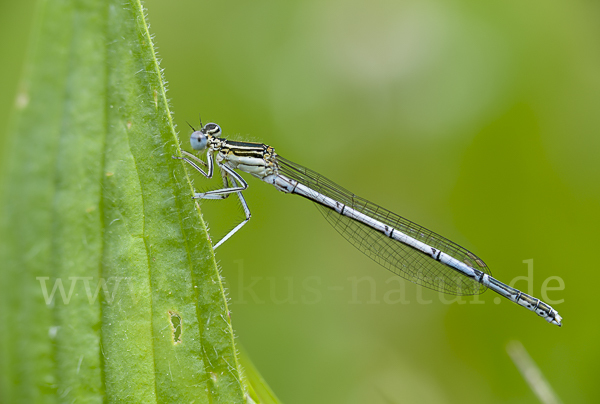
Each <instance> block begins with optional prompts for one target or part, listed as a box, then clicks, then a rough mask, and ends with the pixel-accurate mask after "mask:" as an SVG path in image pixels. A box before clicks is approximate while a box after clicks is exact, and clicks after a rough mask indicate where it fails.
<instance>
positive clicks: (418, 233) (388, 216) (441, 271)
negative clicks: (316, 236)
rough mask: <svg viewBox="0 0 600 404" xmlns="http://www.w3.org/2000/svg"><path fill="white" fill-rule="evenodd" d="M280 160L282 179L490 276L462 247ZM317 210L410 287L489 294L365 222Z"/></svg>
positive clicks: (368, 254) (330, 182)
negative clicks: (305, 187) (363, 215)
mask: <svg viewBox="0 0 600 404" xmlns="http://www.w3.org/2000/svg"><path fill="white" fill-rule="evenodd" d="M276 159H277V165H278V169H279V173H280V174H283V175H285V176H287V177H289V178H291V179H293V180H296V181H298V182H299V183H301V184H304V185H306V186H307V187H309V188H311V189H313V190H315V191H317V192H319V193H321V194H323V195H325V196H327V197H329V198H332V199H334V200H336V201H339V202H341V203H343V204H344V205H346V206H349V207H351V208H353V209H355V210H357V211H359V212H361V213H363V214H365V215H368V216H370V217H372V218H374V219H376V220H378V221H380V222H382V223H384V224H386V225H388V226H391V227H393V228H394V229H396V230H399V231H401V232H402V233H404V234H406V235H408V236H411V237H413V238H415V239H417V240H419V241H421V242H423V243H426V244H428V245H430V246H432V247H435V248H437V249H439V250H441V251H442V252H444V253H446V254H448V255H450V256H452V257H454V258H456V259H457V260H460V261H462V262H464V263H465V264H467V265H469V266H470V267H472V268H475V269H478V270H480V271H482V272H484V273H486V274H489V275H491V271H490V269H489V268H488V267H487V265H485V263H484V262H483V260H481V259H480V258H479V257H477V256H476V255H475V254H473V253H472V252H470V251H469V250H467V249H465V248H463V247H461V246H459V245H458V244H456V243H453V242H452V241H450V240H448V239H446V238H444V237H442V236H440V235H439V234H437V233H434V232H432V231H430V230H427V229H426V228H424V227H422V226H419V225H418V224H416V223H413V222H411V221H410V220H408V219H405V218H403V217H402V216H399V215H397V214H395V213H393V212H390V211H389V210H387V209H384V208H382V207H381V206H378V205H375V204H374V203H371V202H369V201H367V200H366V199H363V198H361V197H359V196H356V195H354V194H353V193H352V192H350V191H348V190H346V189H344V188H342V187H340V186H339V185H337V184H335V183H334V182H333V181H331V180H328V179H327V178H325V177H323V176H321V175H320V174H319V173H317V172H315V171H312V170H309V169H308V168H306V167H303V166H301V165H299V164H296V163H293V162H291V161H289V160H286V159H284V158H282V157H281V156H279V155H278V156H276ZM315 205H316V206H317V208H319V210H320V211H321V213H322V214H323V216H324V217H325V219H327V221H328V222H329V223H330V224H331V225H332V226H333V227H334V228H335V229H336V230H337V231H338V232H339V233H340V234H341V235H342V236H344V238H346V239H347V240H348V241H349V242H350V243H352V245H354V246H355V247H356V248H358V249H359V250H360V251H362V252H363V253H364V254H366V255H367V256H368V257H369V258H371V259H372V260H373V261H375V262H377V263H378V264H380V265H381V266H383V267H384V268H387V269H388V270H390V271H392V272H393V273H395V274H397V275H399V276H401V277H403V278H405V279H407V280H409V281H411V282H414V283H416V284H418V285H422V286H424V287H427V288H430V289H433V290H437V291H441V292H445V293H450V294H455V295H476V294H480V293H483V292H485V290H486V289H487V288H486V287H485V286H484V285H482V284H480V283H478V282H476V281H474V280H472V279H470V278H467V277H466V276H464V275H462V274H461V273H460V272H458V271H456V270H454V269H452V268H451V267H449V266H446V265H444V264H442V263H441V262H439V261H436V260H435V259H433V258H432V257H431V256H429V255H427V254H424V253H422V252H421V251H419V250H416V249H414V248H412V247H410V246H408V245H406V244H403V243H401V242H399V241H397V240H394V239H391V238H389V237H387V236H386V235H385V234H382V233H380V232H379V231H377V230H374V229H372V228H371V227H369V226H367V225H365V224H363V223H361V222H358V221H355V220H352V219H350V218H348V217H346V216H343V215H340V214H339V213H337V212H336V211H335V210H333V209H329V208H328V207H325V206H323V205H320V204H315Z"/></svg>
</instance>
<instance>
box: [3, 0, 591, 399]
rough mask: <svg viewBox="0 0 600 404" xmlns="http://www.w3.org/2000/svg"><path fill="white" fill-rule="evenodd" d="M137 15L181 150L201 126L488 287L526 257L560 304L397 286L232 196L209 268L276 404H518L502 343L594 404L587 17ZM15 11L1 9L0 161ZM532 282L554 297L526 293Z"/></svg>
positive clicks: (466, 4)
mask: <svg viewBox="0 0 600 404" xmlns="http://www.w3.org/2000/svg"><path fill="white" fill-rule="evenodd" d="M145 4H146V6H147V8H148V14H149V20H150V23H151V31H152V32H153V33H155V34H156V44H157V45H158V47H159V54H160V56H161V57H162V59H163V60H162V67H163V68H165V77H166V79H167V80H168V82H169V89H170V91H169V96H170V98H171V102H172V108H173V111H174V113H175V120H176V122H177V123H178V126H179V128H180V130H181V140H182V144H183V146H184V147H185V148H187V149H188V150H189V146H188V136H189V133H190V130H189V129H188V127H187V124H186V120H187V121H189V122H190V123H191V124H192V125H198V113H201V114H202V119H203V120H204V121H214V122H217V123H219V124H220V125H221V126H222V128H223V131H224V137H228V138H234V139H244V140H254V141H261V142H265V143H267V144H270V145H272V146H274V147H275V148H276V150H277V152H278V153H279V154H281V155H283V156H284V157H286V158H288V159H290V160H292V161H296V162H298V163H300V164H303V165H306V166H307V167H309V168H312V169H314V170H316V171H318V172H320V173H322V174H324V175H326V176H327V177H329V178H331V179H332V180H334V181H336V182H338V183H340V184H341V185H343V186H344V187H346V188H348V189H350V190H352V191H353V192H355V193H357V194H358V195H361V196H365V197H367V198H369V199H370V200H372V201H374V202H376V203H378V204H381V205H383V206H385V207H387V208H389V209H391V210H392V211H394V212H397V213H399V214H400V215H403V216H405V217H407V218H409V219H411V220H413V221H416V222H417V223H419V224H422V225H424V226H426V227H429V228H431V229H432V230H434V231H436V232H439V233H441V234H443V235H444V236H446V237H448V238H450V239H452V240H454V241H456V242H457V243H459V244H461V245H463V246H465V247H467V248H469V249H470V250H472V251H474V252H475V253H476V254H478V255H480V256H481V257H482V258H483V259H484V260H485V261H486V263H487V264H488V265H489V266H490V267H491V269H492V271H493V273H494V275H495V276H496V277H497V278H498V279H500V280H502V281H504V282H507V283H508V282H510V281H511V280H514V279H515V278H516V277H518V276H527V275H528V269H529V267H528V264H526V263H524V261H526V260H533V261H529V262H530V263H532V265H533V267H532V268H533V275H532V278H533V282H531V284H530V285H529V286H531V287H532V290H531V291H532V292H533V294H534V295H535V296H537V297H540V298H542V297H547V298H548V299H550V300H552V302H556V301H559V302H560V301H562V299H564V301H563V302H562V303H557V304H554V307H555V308H556V309H557V310H558V311H559V313H560V314H561V315H562V316H563V318H564V326H563V327H562V329H561V328H558V327H555V326H552V325H549V324H547V323H546V322H545V321H543V320H542V319H540V318H536V316H535V315H534V314H532V313H530V312H527V311H526V310H524V309H522V308H519V307H517V306H515V305H514V304H511V303H509V302H507V301H504V300H503V301H500V302H499V303H498V301H499V299H495V298H496V295H495V294H494V293H493V292H487V293H486V294H484V295H482V296H480V297H479V298H478V299H476V300H474V299H473V298H463V299H460V300H457V299H455V298H454V299H453V297H452V296H443V297H440V296H439V295H438V293H436V292H432V291H429V290H420V289H418V288H417V287H416V286H415V285H413V284H411V283H408V282H402V283H399V282H397V281H396V278H394V277H393V276H392V274H391V273H389V272H387V271H385V270H384V269H383V268H381V267H379V266H378V265H377V264H375V263H374V262H372V261H370V260H369V259H368V258H367V257H365V256H363V255H362V254H360V253H359V252H358V251H357V250H355V249H354V248H353V247H352V246H351V245H350V244H349V243H347V242H346V241H345V240H344V239H343V238H341V237H339V236H338V235H337V233H336V232H335V230H333V229H332V228H330V226H329V225H328V224H327V223H326V221H325V220H323V219H322V218H321V217H320V214H319V212H318V211H317V210H316V209H315V208H314V207H312V206H311V203H309V202H307V201H305V200H302V198H298V197H293V196H289V195H284V194H281V193H278V192H277V191H275V190H274V189H272V187H269V186H267V185H266V184H263V183H260V181H258V180H255V179H253V178H248V180H249V183H250V189H249V190H248V191H247V192H246V198H247V201H248V203H249V205H250V208H251V209H252V215H253V218H252V220H251V221H250V222H249V224H248V225H246V226H245V227H244V228H243V229H242V230H241V231H240V232H239V233H238V234H236V236H235V237H233V238H232V239H231V240H230V241H228V242H227V243H226V244H225V245H224V246H223V247H221V248H220V249H219V250H218V251H217V258H218V260H219V261H220V265H221V267H222V273H223V275H224V277H225V279H226V283H227V286H228V288H229V296H230V298H231V308H232V311H233V317H232V319H233V325H234V329H235V331H236V334H237V336H238V339H237V341H238V343H241V344H242V345H243V346H244V347H245V349H246V350H247V351H248V352H249V354H250V356H251V357H252V359H253V361H254V362H255V364H256V365H257V367H258V368H259V370H260V371H261V373H262V374H263V376H264V377H265V379H266V380H267V381H268V383H269V384H270V385H271V387H272V388H273V389H274V391H275V392H276V393H277V395H278V396H279V398H280V399H281V400H282V401H283V402H285V403H307V402H310V403H401V402H419V403H480V402H486V403H506V402H509V403H529V402H535V400H536V399H535V396H534V394H533V393H532V392H531V390H530V388H529V387H528V386H527V384H526V382H525V381H524V379H523V377H522V376H521V375H520V374H519V372H518V370H517V368H516V366H515V364H514V363H513V362H512V361H511V359H510V357H509V356H508V354H507V351H506V346H507V343H508V342H510V341H512V340H518V341H520V342H522V344H523V345H524V347H525V348H526V349H527V351H528V352H529V354H530V355H531V357H532V358H533V359H534V360H535V362H536V363H537V365H538V366H539V368H540V370H541V371H542V372H543V373H544V375H545V376H546V378H547V379H548V381H549V383H550V384H551V385H552V387H553V389H554V390H555V391H556V393H557V394H558V396H559V397H560V398H561V399H562V400H563V401H564V402H577V403H595V402H600V393H599V392H598V389H597V388H596V384H597V377H598V374H600V361H599V360H598V359H599V353H600V347H599V344H598V342H599V340H600V338H599V337H600V335H599V330H600V327H599V326H598V320H597V318H596V316H595V315H594V311H593V310H595V308H596V305H595V301H594V298H593V297H594V295H595V293H594V292H593V291H595V290H596V287H595V285H596V284H598V282H600V275H599V271H598V270H597V264H596V262H597V256H598V254H597V253H598V246H597V244H598V240H599V239H600V237H598V236H597V231H598V224H599V223H600V220H599V219H600V214H599V208H600V187H599V184H600V162H599V161H598V160H599V151H600V113H599V110H600V3H598V2H597V1H592V0H588V1H583V0H582V1H568V2H567V1H562V2H547V1H542V0H536V1H529V2H523V1H516V0H512V1H502V2H479V1H468V0H456V1H441V0H427V1H421V0H403V1H397V0H395V1H392V0H388V1H385V0H374V1H373V0H372V1H365V0H361V1H358V0H353V1H341V0H314V1H287V2H280V1H266V0H265V1H255V2H246V1H219V2H211V3H209V2H203V1H200V2H199V1H191V0H185V1H184V0H178V1H164V0H163V1H158V0H150V1H146V3H145ZM33 8H34V1H32V0H26V1H20V2H8V1H3V2H1V3H0V33H1V38H2V40H1V41H0V54H1V55H2V62H3V63H2V64H1V65H0V86H1V88H2V90H1V91H0V123H1V127H0V129H1V130H2V137H1V139H2V140H1V141H0V145H1V144H3V142H4V135H5V132H6V128H7V127H8V121H9V116H10V112H11V109H12V106H13V104H14V101H15V93H16V89H17V85H18V78H19V76H20V74H21V71H22V65H23V60H24V57H25V54H26V46H27V42H28V38H29V34H30V28H31V24H32V17H33V15H34V13H33V11H32V10H33ZM195 184H196V187H197V188H198V189H206V188H208V187H211V186H217V185H218V181H217V182H206V181H204V180H202V179H200V178H196V179H195ZM202 208H203V213H204V216H205V219H206V220H207V221H208V223H209V224H210V225H211V228H212V229H213V232H212V233H211V234H212V236H213V237H214V238H219V237H220V236H221V235H222V234H223V233H224V232H226V231H227V230H228V229H229V228H231V227H233V226H234V225H235V224H236V221H237V220H239V219H240V217H241V215H242V213H241V211H240V209H239V206H238V205H237V203H236V202H235V201H234V200H230V201H227V202H224V203H221V202H206V203H204V204H203V205H202ZM552 276H554V277H560V280H562V281H563V282H564V285H565V287H564V290H558V291H557V290H554V291H552V290H550V291H548V292H547V294H546V293H544V294H542V291H541V289H542V285H543V283H544V282H545V281H547V280H548V278H550V277H552ZM363 277H366V278H365V279H366V280H364V281H362V282H361V283H359V284H358V287H357V288H354V287H353V285H354V284H355V283H356V282H355V281H356V280H357V279H361V278H363ZM547 282H549V283H547V285H548V286H558V285H559V281H558V280H556V279H554V280H549V281H547ZM516 286H517V287H520V288H522V289H523V290H524V291H527V289H528V285H527V284H526V282H525V281H523V280H521V281H518V282H517V283H516ZM371 287H373V289H371ZM402 288H403V290H404V292H403V293H401V292H398V290H402ZM400 297H401V298H402V299H400ZM399 300H401V301H399ZM452 300H454V302H452V303H448V302H449V301H452ZM424 301H425V302H429V303H423V302H424Z"/></svg>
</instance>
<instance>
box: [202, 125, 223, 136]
mask: <svg viewBox="0 0 600 404" xmlns="http://www.w3.org/2000/svg"><path fill="white" fill-rule="evenodd" d="M202 131H203V132H204V133H206V134H207V135H211V136H214V137H219V136H221V127H220V126H219V125H217V124H216V123H207V124H206V125H204V127H203V128H202Z"/></svg>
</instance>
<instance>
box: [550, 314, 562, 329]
mask: <svg viewBox="0 0 600 404" xmlns="http://www.w3.org/2000/svg"><path fill="white" fill-rule="evenodd" d="M550 322H551V323H552V324H556V325H557V326H559V327H562V317H561V316H560V315H559V314H558V313H554V318H553V319H551V320H550Z"/></svg>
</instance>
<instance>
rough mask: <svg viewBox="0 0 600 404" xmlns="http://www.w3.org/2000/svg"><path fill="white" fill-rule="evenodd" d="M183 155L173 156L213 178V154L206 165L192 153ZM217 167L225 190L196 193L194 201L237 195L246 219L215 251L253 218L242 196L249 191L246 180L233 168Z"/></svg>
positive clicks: (218, 244) (221, 165) (209, 155)
mask: <svg viewBox="0 0 600 404" xmlns="http://www.w3.org/2000/svg"><path fill="white" fill-rule="evenodd" d="M182 153H183V154H184V155H185V156H186V157H176V156H173V158H174V159H178V160H183V161H185V162H186V163H188V164H189V165H190V166H192V167H193V168H194V169H195V170H196V171H198V172H200V173H201V174H202V175H204V177H206V178H209V179H210V178H212V176H213V172H214V171H213V160H212V158H213V157H212V155H211V154H207V162H206V163H205V162H204V161H202V160H201V159H199V158H198V157H196V156H194V155H193V154H191V153H188V152H186V151H183V150H182ZM195 162H198V163H200V164H202V165H204V166H206V167H208V172H204V170H203V169H202V168H200V166H199V165H198V164H196V163H195ZM217 167H218V168H219V171H220V172H221V177H222V178H223V188H221V189H215V190H212V191H207V192H196V193H194V196H192V198H193V199H225V198H227V197H228V196H229V195H231V194H232V193H235V194H236V195H237V196H238V199H239V200H240V203H241V204H242V208H243V209H244V215H245V219H244V220H242V221H241V222H240V223H239V224H238V225H237V226H235V227H234V228H233V229H232V230H231V231H229V233H227V234H226V235H225V236H224V237H223V238H222V239H221V240H219V242H218V243H217V244H215V246H214V247H213V249H215V250H216V249H217V247H219V246H220V245H221V244H223V243H224V242H225V241H227V240H228V239H229V238H230V237H231V236H233V235H234V234H235V233H236V232H237V231H238V230H239V229H241V228H242V226H244V225H245V224H246V223H248V221H249V220H250V217H251V216H252V215H251V213H250V208H248V203H247V202H246V199H245V198H244V196H243V195H242V191H244V190H246V189H248V183H247V182H246V181H245V180H244V178H242V176H241V175H239V174H238V173H236V172H235V171H233V170H232V169H231V168H229V167H227V166H225V165H223V164H218V163H217ZM229 181H230V182H231V186H229Z"/></svg>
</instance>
